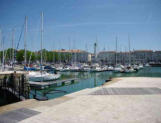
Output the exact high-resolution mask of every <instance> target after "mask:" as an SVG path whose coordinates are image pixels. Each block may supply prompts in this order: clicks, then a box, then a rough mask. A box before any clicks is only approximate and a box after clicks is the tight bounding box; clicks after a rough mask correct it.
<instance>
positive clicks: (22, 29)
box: [16, 22, 25, 50]
mask: <svg viewBox="0 0 161 123" xmlns="http://www.w3.org/2000/svg"><path fill="white" fill-rule="evenodd" d="M24 25H25V22H24V23H23V25H22V28H21V33H20V37H19V40H18V44H17V47H16V50H18V48H19V44H20V41H21V37H22V34H23V31H24Z"/></svg>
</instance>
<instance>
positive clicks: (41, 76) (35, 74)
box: [28, 12, 61, 82]
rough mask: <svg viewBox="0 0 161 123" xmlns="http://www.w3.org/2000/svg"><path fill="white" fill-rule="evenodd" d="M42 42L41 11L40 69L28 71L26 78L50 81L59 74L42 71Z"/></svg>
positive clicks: (57, 77) (58, 76)
mask: <svg viewBox="0 0 161 123" xmlns="http://www.w3.org/2000/svg"><path fill="white" fill-rule="evenodd" d="M42 42H43V12H42V13H41V61H40V71H30V72H29V74H28V78H29V80H30V81H36V82H43V81H52V80H56V79H59V78H60V76H61V75H60V74H55V73H47V72H46V71H42Z"/></svg>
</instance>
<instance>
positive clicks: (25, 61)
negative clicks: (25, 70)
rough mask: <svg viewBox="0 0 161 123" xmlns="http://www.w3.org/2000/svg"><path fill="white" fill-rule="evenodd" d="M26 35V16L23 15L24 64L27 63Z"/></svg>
mask: <svg viewBox="0 0 161 123" xmlns="http://www.w3.org/2000/svg"><path fill="white" fill-rule="evenodd" d="M26 37H27V16H26V17H25V31H24V50H25V53H24V64H25V66H26V64H27V60H26V57H27V56H26Z"/></svg>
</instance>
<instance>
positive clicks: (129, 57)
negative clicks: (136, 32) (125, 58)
mask: <svg viewBox="0 0 161 123" xmlns="http://www.w3.org/2000/svg"><path fill="white" fill-rule="evenodd" d="M128 42H129V65H131V51H130V50H131V47H130V37H129V35H128Z"/></svg>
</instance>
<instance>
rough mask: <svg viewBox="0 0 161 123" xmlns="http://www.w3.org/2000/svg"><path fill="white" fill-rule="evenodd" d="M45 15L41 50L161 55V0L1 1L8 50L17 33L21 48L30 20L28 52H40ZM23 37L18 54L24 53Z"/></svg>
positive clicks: (1, 24)
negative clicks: (139, 51) (152, 52)
mask: <svg viewBox="0 0 161 123" xmlns="http://www.w3.org/2000/svg"><path fill="white" fill-rule="evenodd" d="M41 11H43V12H44V41H43V47H44V48H46V49H48V50H52V49H61V48H65V49H69V48H74V49H88V50H89V51H91V52H92V51H93V44H94V42H95V41H96V37H97V39H98V41H97V42H98V50H99V51H100V50H103V49H104V48H105V49H106V50H114V49H115V37H116V36H117V37H118V48H119V50H121V51H125V50H127V49H128V34H129V36H130V40H131V48H132V49H153V50H161V14H160V12H161V0H0V29H1V30H2V35H3V37H4V41H5V47H6V48H8V47H10V46H11V30H12V29H13V28H14V29H15V45H17V42H18V39H19V35H20V32H21V28H22V25H23V23H24V18H25V16H28V33H27V49H30V50H39V49H40V13H41ZM23 37H24V36H23V35H22V39H21V42H20V47H19V48H20V49H21V48H24V46H23V45H24V43H23Z"/></svg>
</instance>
